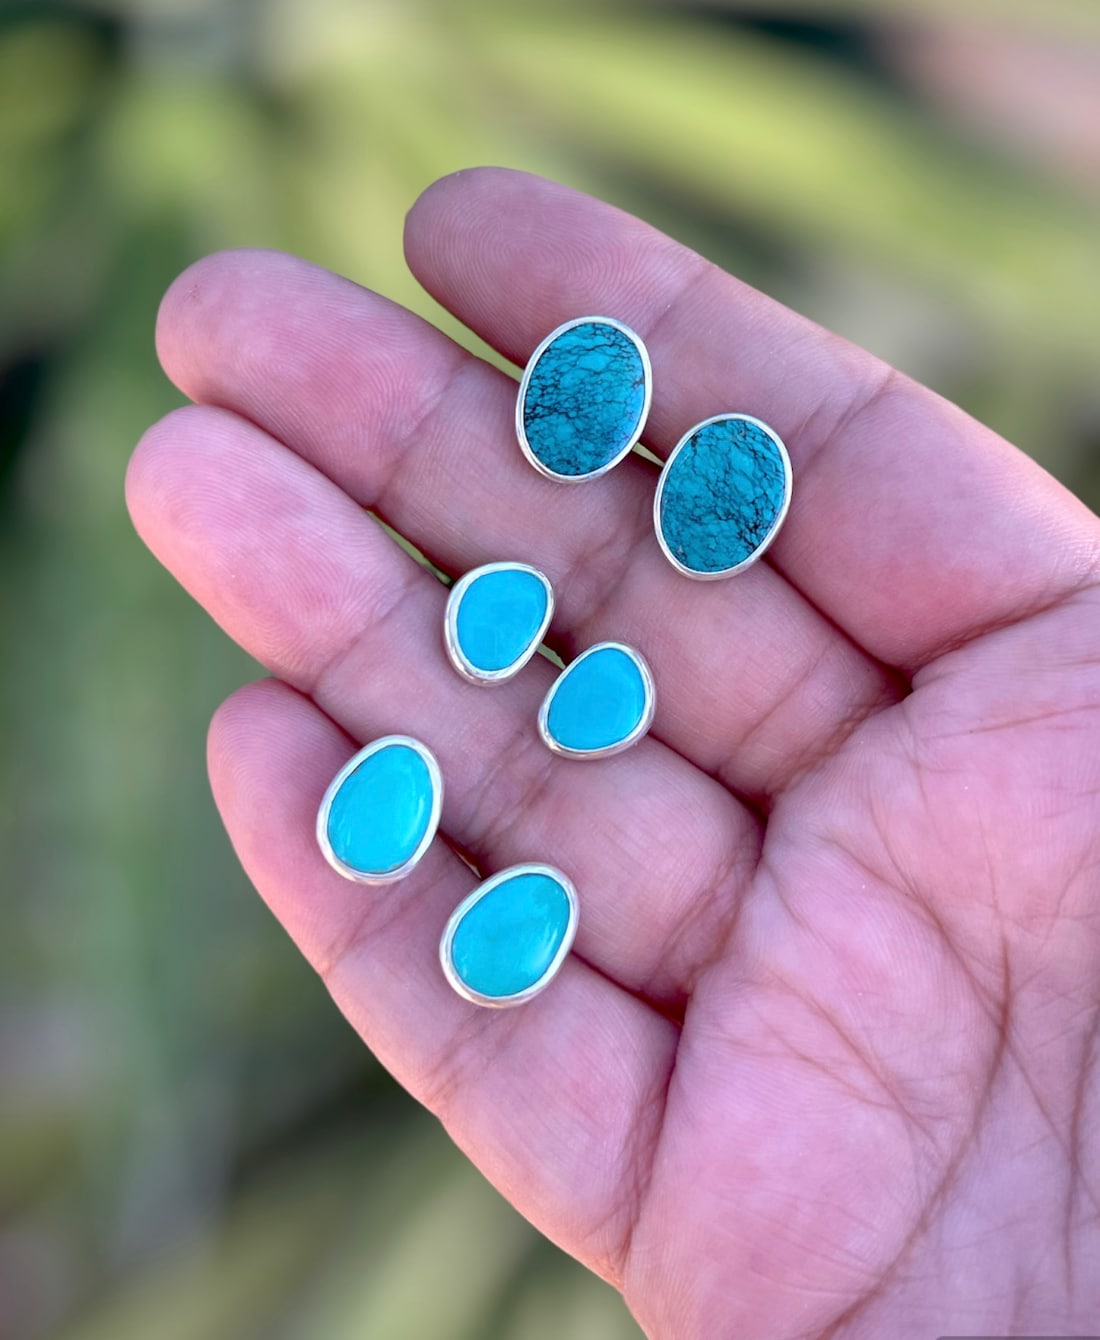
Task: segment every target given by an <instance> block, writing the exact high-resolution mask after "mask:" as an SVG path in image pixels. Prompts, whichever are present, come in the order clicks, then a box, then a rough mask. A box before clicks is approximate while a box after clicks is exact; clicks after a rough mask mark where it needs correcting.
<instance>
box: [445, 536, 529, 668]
mask: <svg viewBox="0 0 1100 1340" xmlns="http://www.w3.org/2000/svg"><path fill="white" fill-rule="evenodd" d="M489 572H529V573H530V574H531V575H532V576H533V577H537V578H538V579H539V581H540V582H541V583H542V585H543V589H544V590H545V591H546V613H545V615H544V616H543V620H542V623H541V624H540V625H539V631H538V633H537V634H536V635H535V637H534V640H533V641H532V642H531V645H530V646H529V647H528V649H527V650H526V651H525V652H524V653H523V655H522V656H520V657H518V658H517V659H516V660H514V661H512V662H510V663H509V664H508V665H506V666H504V667H503V668H502V669H500V670H480V669H478V667H477V666H476V665H473V664H472V663H471V662H470V661H469V660H468V659H467V657H466V656H465V655H464V654H463V651H462V647H461V645H460V644H459V640H458V607H459V606H460V605H461V603H462V597H463V596H464V595H465V594H466V592H467V591H468V590H469V589H470V587H471V586H472V585H473V584H474V582H475V581H477V579H478V578H479V577H484V576H485V574H486V573H489ZM553 617H554V588H553V587H552V586H551V585H550V579H549V578H548V577H547V576H546V574H545V573H544V572H540V571H539V569H538V568H533V567H532V566H531V565H530V564H529V563H511V562H500V563H483V564H482V566H481V567H480V568H473V569H472V570H471V571H470V572H468V573H466V575H465V576H464V577H461V578H459V580H458V581H457V582H455V584H454V586H452V587H451V591H450V595H448V597H447V609H446V612H445V614H444V616H443V644H444V646H445V647H446V648H447V655H448V656H449V657H450V661H451V664H452V665H453V666H454V668H455V669H456V670H457V671H458V673H459V674H460V675H461V676H462V678H463V679H465V680H467V681H468V682H469V683H471V684H503V683H504V682H505V681H506V680H509V679H511V678H512V677H513V676H514V675H517V674H519V672H520V671H521V670H522V669H523V667H524V666H525V665H526V664H527V662H528V661H529V660H530V659H531V657H532V656H534V654H535V652H536V651H538V649H539V647H540V646H541V645H542V640H543V638H545V636H546V630H547V629H548V628H549V627H550V620H551V619H552V618H553Z"/></svg>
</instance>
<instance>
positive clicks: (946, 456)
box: [406, 168, 1100, 670]
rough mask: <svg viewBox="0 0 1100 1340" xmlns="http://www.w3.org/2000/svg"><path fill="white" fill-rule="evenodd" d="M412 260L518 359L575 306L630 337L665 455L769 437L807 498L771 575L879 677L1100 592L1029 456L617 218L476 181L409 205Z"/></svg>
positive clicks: (1077, 530)
mask: <svg viewBox="0 0 1100 1340" xmlns="http://www.w3.org/2000/svg"><path fill="white" fill-rule="evenodd" d="M406 251H407V255H408V259H409V264H410V266H411V267H412V269H413V271H414V273H415V274H416V275H417V278H418V279H419V280H420V282H421V283H422V284H423V285H424V286H425V287H426V288H427V289H428V290H429V292H431V293H432V294H433V296H434V297H436V298H437V299H438V300H439V301H440V302H441V303H443V304H444V306H446V307H448V308H449V309H450V310H451V311H452V312H453V313H454V314H455V315H456V316H457V317H459V318H460V319H461V320H462V321H463V322H465V323H466V324H467V325H468V326H470V327H471V328H472V329H473V330H475V331H477V333H478V334H480V335H482V336H483V337H484V338H486V339H488V340H490V341H491V342H492V343H493V344H495V345H496V347H497V348H498V349H500V350H501V352H503V353H505V354H507V355H508V356H509V357H511V358H513V359H515V360H516V361H517V362H519V363H523V362H524V361H525V360H526V359H527V357H528V355H529V354H530V352H531V350H532V349H533V348H534V347H535V345H536V344H537V343H538V342H539V340H540V339H541V338H542V337H543V336H544V335H545V334H546V332H547V331H549V330H550V329H552V328H553V327H554V326H556V325H558V324H559V323H560V322H563V321H565V320H567V319H568V318H569V317H571V316H575V315H577V313H580V312H606V313H608V314H609V315H613V316H615V317H617V318H619V319H620V320H623V321H625V322H627V323H628V324H629V325H631V326H632V327H633V328H634V329H635V330H637V331H638V332H639V333H640V334H641V335H642V337H643V338H644V339H645V340H646V342H647V345H648V348H649V353H650V357H651V360H652V364H653V373H654V393H653V409H652V412H651V414H650V418H649V423H648V429H647V432H646V442H647V444H648V445H650V446H651V447H653V449H654V450H656V451H658V452H660V453H662V454H664V453H667V451H668V450H669V449H670V448H671V447H672V446H673V445H674V443H675V442H676V441H678V440H679V438H680V437H681V435H682V434H683V433H684V431H685V430H686V429H687V428H689V427H690V426H691V425H692V424H693V423H696V422H698V421H700V420H702V419H705V418H709V417H710V416H711V415H714V414H719V413H722V412H725V411H744V412H746V413H749V414H752V415H754V416H757V417H759V418H761V419H764V420H765V421H767V422H768V423H770V424H771V425H772V426H773V427H775V428H776V429H777V431H778V432H779V434H780V436H781V437H783V438H784V440H785V442H786V444H787V446H788V449H789V451H790V455H791V459H792V463H793V466H794V472H795V475H794V500H793V502H792V505H791V510H790V513H789V515H788V517H787V521H786V525H785V527H784V529H783V531H782V532H781V534H780V535H779V537H778V538H777V539H776V541H775V543H774V544H773V546H772V547H771V549H770V550H769V553H768V561H770V562H771V563H772V564H773V565H774V566H775V567H776V568H778V569H779V570H780V571H781V572H782V573H783V574H784V575H785V576H786V577H787V579H788V581H790V582H791V583H792V584H793V585H794V586H796V587H797V588H799V589H800V590H801V591H802V592H803V594H805V595H806V596H807V597H808V598H809V599H810V600H811V601H812V602H813V603H814V604H816V605H817V607H818V608H819V609H821V610H822V611H823V612H824V613H825V614H827V615H828V616H829V618H831V619H832V620H833V621H834V622H835V623H836V624H838V625H839V626H840V627H841V628H843V629H844V630H845V631H846V632H848V633H849V635H850V636H851V637H852V638H853V639H854V640H855V641H856V642H858V643H859V644H860V645H862V646H863V647H864V648H865V649H866V650H867V651H868V652H870V653H871V655H873V656H874V657H876V658H877V659H879V660H882V661H885V662H886V663H887V664H890V665H896V666H899V667H902V668H904V669H906V670H912V669H916V668H918V667H919V666H921V665H923V664H925V663H927V662H928V661H929V660H931V659H933V658H935V657H936V656H937V655H939V654H940V653H941V652H943V651H944V650H947V649H949V648H951V647H953V646H957V645H959V644H961V643H963V642H966V641H968V640H969V639H970V638H972V637H974V636H976V635H978V634H980V633H981V632H983V631H986V630H987V629H991V628H994V627H998V626H1000V625H1002V624H1005V623H1008V622H1011V621H1014V620H1015V619H1018V618H1022V617H1024V616H1026V615H1027V614H1028V613H1031V612H1034V611H1036V610H1038V609H1041V608H1044V607H1045V606H1047V605H1049V604H1051V603H1053V602H1054V601H1056V600H1058V599H1059V598H1060V597H1062V596H1064V595H1066V594H1068V593H1070V592H1072V591H1073V590H1076V589H1078V588H1079V587H1080V586H1082V585H1086V584H1088V583H1089V582H1090V581H1095V580H1096V577H1097V572H1098V570H1100V523H1098V521H1097V518H1096V517H1095V516H1094V515H1093V514H1092V513H1091V512H1090V511H1089V510H1088V509H1087V508H1086V507H1084V505H1083V504H1082V503H1080V502H1079V501H1078V500H1077V499H1075V498H1074V497H1073V495H1072V494H1070V493H1069V492H1068V491H1067V490H1066V489H1064V488H1063V487H1062V486H1061V485H1060V484H1058V483H1057V482H1056V481H1055V480H1054V479H1052V478H1051V476H1050V475H1048V474H1047V473H1046V472H1045V471H1044V470H1042V469H1041V468H1040V467H1039V466H1037V465H1036V464H1035V463H1034V462H1032V461H1031V460H1029V459H1028V458H1027V457H1026V456H1024V455H1023V453H1022V452H1020V451H1017V450H1016V449H1015V448H1014V447H1012V446H1010V445H1009V444H1008V443H1007V442H1005V441H1004V440H1003V439H1002V438H1000V437H998V436H997V435H996V434H995V433H993V432H992V431H990V430H989V429H987V428H984V427H982V426H981V425H980V424H978V423H977V422H975V421H974V420H973V419H971V418H970V417H969V416H968V415H966V414H965V413H963V411H962V410H960V409H958V408H957V407H956V406H954V405H951V404H949V403H948V402H947V401H945V400H943V399H941V398H940V397H939V396H937V395H935V394H934V393H933V392H931V391H929V390H927V389H926V388H924V387H921V386H919V385H917V384H916V383H914V382H912V381H910V380H909V379H908V378H905V377H903V376H902V375H901V374H900V373H898V372H895V371H894V370H893V369H892V368H890V367H888V366H887V365H885V364H883V363H882V362H880V361H879V360H878V359H876V358H874V357H873V356H872V355H871V354H868V353H866V352H865V351H863V350H861V349H858V348H856V347H854V346H852V345H850V344H848V343H847V342H846V341H844V340H842V339H840V338H839V337H837V336H835V335H831V334H829V333H828V332H827V331H825V330H822V329H821V328H820V327H818V326H816V325H815V324H814V323H813V322H811V321H808V320H807V319H805V318H804V317H801V316H798V315H797V314H795V313H794V312H791V311H789V310H788V309H786V308H784V307H783V306H782V305H781V304H779V303H776V302H774V301H772V300H771V299H769V298H767V297H766V296H765V295H763V294H761V293H758V292H756V291H755V290H753V289H751V288H750V287H748V286H747V285H745V284H743V283H740V282H739V281H738V280H736V279H734V278H732V277H731V276H729V275H727V274H725V273H723V272H722V271H720V270H718V269H717V268H716V267H714V266H711V265H709V264H707V263H706V262H705V261H704V260H703V259H702V258H701V257H700V256H698V255H696V254H695V253H693V252H691V251H689V250H688V249H687V248H685V247H681V246H678V245H677V244H676V243H674V242H673V241H672V240H671V239H669V238H667V237H665V236H663V235H662V234H660V233H658V232H657V231H656V230H654V229H653V228H650V227H648V226H647V225H646V224H644V223H642V222H640V221H639V220H637V219H634V218H632V217H630V216H629V215H626V214H624V213H622V212H620V211H619V210H617V209H615V208H613V207H612V206H610V205H606V204H603V203H602V202H600V201H597V200H594V199H591V198H590V197H588V196H584V195H581V194H579V193H578V192H575V191H572V190H570V189H568V188H567V187H563V186H560V185H557V184H555V183H552V182H548V181H544V180H542V179H540V178H537V177H532V176H529V175H527V174H525V173H519V172H513V171H508V170H504V169H497V168H480V169H475V170H472V171H464V172H461V173H457V174H455V175H454V176H452V177H447V178H444V179H443V180H442V181H439V182H436V183H435V184H434V185H433V186H431V187H429V189H428V190H427V191H426V192H425V193H424V195H422V196H421V198H420V200H419V201H418V202H417V203H416V205H415V206H414V207H413V210H412V212H411V214H410V216H409V221H408V227H407V231H406ZM532 257H535V258H537V260H536V263H535V264H532Z"/></svg>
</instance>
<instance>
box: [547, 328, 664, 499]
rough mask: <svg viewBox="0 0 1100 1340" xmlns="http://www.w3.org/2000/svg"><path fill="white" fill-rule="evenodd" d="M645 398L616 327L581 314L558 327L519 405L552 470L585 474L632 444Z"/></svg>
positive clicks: (634, 352) (632, 350)
mask: <svg viewBox="0 0 1100 1340" xmlns="http://www.w3.org/2000/svg"><path fill="white" fill-rule="evenodd" d="M645 404H646V368H645V364H644V363H643V361H642V356H641V354H640V353H639V351H638V348H637V346H636V345H635V343H634V341H633V340H632V339H631V338H630V336H629V335H627V334H626V332H625V331H622V330H620V329H619V328H618V327H617V326H613V325H609V324H607V323H606V322H602V321H585V322H582V323H581V324H580V325H577V326H572V327H570V328H569V329H568V330H565V331H563V332H562V333H561V334H560V335H559V336H557V338H556V339H554V340H553V341H552V342H551V343H550V344H549V345H548V346H547V347H546V349H544V350H543V352H542V354H540V356H539V358H538V360H537V362H536V363H535V364H534V366H533V367H532V369H531V373H530V376H529V378H528V381H527V388H526V391H525V393H524V397H523V404H522V406H521V417H522V422H523V431H524V434H525V435H526V437H527V444H528V446H529V447H530V449H531V453H532V454H533V455H534V456H535V457H536V458H537V459H538V460H539V461H540V462H541V463H542V464H543V465H544V466H545V467H546V468H547V469H548V470H550V471H552V472H553V473H554V474H557V475H566V476H568V477H570V478H582V477H583V476H585V475H590V474H593V473H594V472H596V471H598V470H602V469H604V468H605V467H606V466H608V465H609V464H610V463H611V462H613V461H614V460H615V458H616V457H617V456H619V455H620V454H621V453H622V452H623V451H624V449H625V448H626V447H627V445H628V444H631V443H633V442H634V441H635V440H636V439H637V436H638V433H639V431H640V428H641V420H642V415H643V413H644V411H645Z"/></svg>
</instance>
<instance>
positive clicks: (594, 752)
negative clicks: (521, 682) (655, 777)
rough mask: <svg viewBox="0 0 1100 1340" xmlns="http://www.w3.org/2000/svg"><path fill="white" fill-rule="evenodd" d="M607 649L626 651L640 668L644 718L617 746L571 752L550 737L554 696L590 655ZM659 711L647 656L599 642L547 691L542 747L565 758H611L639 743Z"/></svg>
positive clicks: (623, 646) (619, 644) (541, 714)
mask: <svg viewBox="0 0 1100 1340" xmlns="http://www.w3.org/2000/svg"><path fill="white" fill-rule="evenodd" d="M607 647H614V648H616V649H617V650H618V651H623V652H625V653H626V654H627V655H628V656H629V657H630V658H631V660H632V661H634V663H635V664H636V665H637V667H638V669H639V671H640V672H641V676H642V684H643V686H644V688H645V706H644V708H643V709H642V715H641V719H640V720H639V722H638V724H637V725H636V726H635V727H634V729H633V730H632V731H631V732H630V734H629V735H628V736H627V737H626V738H625V739H623V740H620V741H619V742H618V743H617V744H611V745H607V746H605V747H604V748H603V749H569V748H567V746H565V745H563V744H561V743H560V742H559V741H557V740H555V739H554V737H553V736H552V735H551V734H550V725H549V722H550V705H551V703H552V702H553V701H554V695H555V694H556V693H557V691H558V689H559V688H560V687H561V683H562V680H563V679H564V678H565V677H566V675H568V674H570V673H571V671H572V670H573V669H574V667H575V666H578V665H580V663H581V662H582V661H584V660H587V658H588V657H589V656H592V655H594V654H595V653H596V652H598V651H603V650H604V649H605V648H607ZM656 708H657V690H656V687H655V685H654V683H653V672H652V670H650V668H649V665H648V663H647V662H646V659H645V657H644V656H643V655H642V653H641V652H640V651H638V650H637V649H636V648H634V647H630V646H627V644H626V643H625V642H597V643H596V644H595V645H594V646H592V647H589V648H588V650H587V651H583V652H582V653H581V654H580V655H579V656H578V657H577V659H576V660H575V661H570V663H569V664H568V665H567V666H566V667H565V669H564V670H563V671H562V672H561V674H560V675H558V677H557V679H555V680H554V682H553V684H551V685H550V688H549V689H548V690H547V692H546V697H545V698H543V700H542V706H541V707H540V708H539V719H538V726H539V735H540V736H541V737H542V742H543V744H544V745H545V746H546V747H547V749H549V750H551V751H552V752H553V753H555V754H559V755H560V756H561V757H562V758H610V757H611V756H612V754H621V753H622V752H623V750H624V749H629V748H630V747H631V745H634V744H637V742H638V741H639V740H640V739H641V738H642V736H643V735H645V734H646V732H647V731H648V730H649V728H650V726H652V725H653V714H654V712H655V711H656Z"/></svg>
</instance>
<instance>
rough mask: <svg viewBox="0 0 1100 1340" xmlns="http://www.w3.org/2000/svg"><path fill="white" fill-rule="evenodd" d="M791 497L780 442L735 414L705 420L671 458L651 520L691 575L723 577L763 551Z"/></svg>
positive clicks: (788, 470)
mask: <svg viewBox="0 0 1100 1340" xmlns="http://www.w3.org/2000/svg"><path fill="white" fill-rule="evenodd" d="M789 498H790V465H789V462H788V460H787V455H786V450H785V448H784V447H783V446H782V444H781V443H780V442H779V439H778V438H777V437H776V436H775V435H774V434H773V433H772V432H770V430H768V429H767V428H765V427H764V426H763V425H762V424H760V423H757V422H756V420H754V419H751V418H747V417H745V416H743V415H736V414H733V415H728V416H725V417H723V418H721V419H717V420H715V421H714V422H712V423H706V424H702V425H701V426H700V427H698V428H697V429H695V431H694V432H692V433H690V434H689V435H688V436H687V437H685V438H684V440H683V441H682V442H681V443H680V444H679V445H678V446H677V448H676V450H675V451H674V452H673V453H672V455H671V456H670V457H669V458H668V461H667V463H666V465H665V468H664V472H663V474H662V476H661V482H660V485H659V491H658V494H657V499H656V507H655V513H656V515H655V521H656V524H657V529H658V533H659V534H660V535H661V536H662V538H663V540H664V543H665V545H666V547H667V549H668V551H669V553H670V554H671V555H672V557H673V559H674V560H675V562H676V563H677V564H678V565H679V566H680V567H681V568H683V569H685V570H686V571H687V573H688V575H695V576H704V577H715V576H721V575H725V574H727V573H729V572H730V571H732V570H734V569H737V568H740V567H744V566H745V565H746V564H747V563H750V562H751V561H752V560H753V559H754V558H756V557H758V556H759V555H760V553H762V552H763V549H764V548H765V546H766V545H767V544H768V543H770V541H771V540H772V538H773V537H774V535H775V533H776V531H777V529H778V528H779V524H780V522H781V521H782V520H783V517H784V515H785V513H786V508H787V504H788V501H789Z"/></svg>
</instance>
